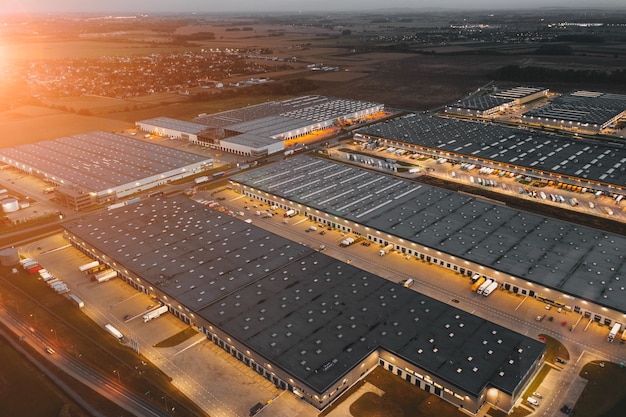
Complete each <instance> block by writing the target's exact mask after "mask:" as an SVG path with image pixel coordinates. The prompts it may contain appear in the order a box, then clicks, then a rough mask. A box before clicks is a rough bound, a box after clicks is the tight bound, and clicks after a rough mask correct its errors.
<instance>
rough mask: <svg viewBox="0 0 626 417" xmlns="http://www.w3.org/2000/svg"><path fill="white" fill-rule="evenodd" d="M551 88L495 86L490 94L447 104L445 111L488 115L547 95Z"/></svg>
mask: <svg viewBox="0 0 626 417" xmlns="http://www.w3.org/2000/svg"><path fill="white" fill-rule="evenodd" d="M548 92H549V90H548V89H547V88H539V87H514V88H510V89H507V90H502V91H499V90H498V89H497V88H495V87H494V88H493V92H491V93H489V94H479V95H475V96H471V97H468V98H465V99H462V100H459V101H457V102H456V103H454V104H449V105H446V106H445V108H444V113H448V114H456V115H464V116H476V117H488V116H491V115H494V114H497V113H500V112H503V111H505V110H507V109H508V108H511V107H512V106H521V105H523V104H525V103H528V102H530V101H533V100H537V99H538V98H541V97H546V96H547V95H548Z"/></svg>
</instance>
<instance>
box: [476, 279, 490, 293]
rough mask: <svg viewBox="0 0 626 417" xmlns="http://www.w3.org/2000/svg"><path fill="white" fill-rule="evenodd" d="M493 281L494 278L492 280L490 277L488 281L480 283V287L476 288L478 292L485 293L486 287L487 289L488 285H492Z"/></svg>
mask: <svg viewBox="0 0 626 417" xmlns="http://www.w3.org/2000/svg"><path fill="white" fill-rule="evenodd" d="M492 282H493V280H492V279H488V280H487V281H485V282H483V283H482V284H481V285H480V287H478V290H476V292H477V293H478V294H482V293H483V291H485V289H487V287H488V286H490V285H491V283H492Z"/></svg>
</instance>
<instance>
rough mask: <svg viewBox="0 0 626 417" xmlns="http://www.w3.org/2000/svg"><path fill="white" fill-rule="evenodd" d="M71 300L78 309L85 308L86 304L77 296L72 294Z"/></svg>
mask: <svg viewBox="0 0 626 417" xmlns="http://www.w3.org/2000/svg"><path fill="white" fill-rule="evenodd" d="M69 299H70V301H71V302H72V303H74V304H75V305H76V307H78V308H83V307H85V302H84V301H83V300H81V299H80V298H78V296H77V295H76V294H70V296H69Z"/></svg>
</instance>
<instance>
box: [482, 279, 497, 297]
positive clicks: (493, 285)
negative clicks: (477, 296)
mask: <svg viewBox="0 0 626 417" xmlns="http://www.w3.org/2000/svg"><path fill="white" fill-rule="evenodd" d="M496 288H498V283H497V282H496V281H495V280H494V281H493V282H492V283H491V284H489V286H488V287H487V288H485V289H484V290H483V295H484V296H485V297H487V296H488V295H489V294H491V293H492V292H493V290H495V289H496Z"/></svg>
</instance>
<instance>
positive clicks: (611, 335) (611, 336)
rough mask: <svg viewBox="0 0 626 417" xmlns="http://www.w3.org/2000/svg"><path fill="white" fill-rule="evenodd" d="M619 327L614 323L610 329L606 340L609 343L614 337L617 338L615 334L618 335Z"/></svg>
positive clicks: (619, 325)
mask: <svg viewBox="0 0 626 417" xmlns="http://www.w3.org/2000/svg"><path fill="white" fill-rule="evenodd" d="M621 327H622V325H621V324H619V323H615V324H614V325H613V327H612V328H611V332H610V333H609V337H608V338H607V339H606V340H608V341H609V342H612V341H613V340H615V336H617V333H619V329H621Z"/></svg>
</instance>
